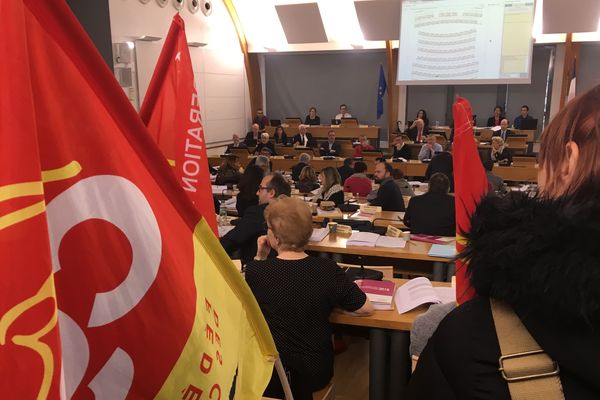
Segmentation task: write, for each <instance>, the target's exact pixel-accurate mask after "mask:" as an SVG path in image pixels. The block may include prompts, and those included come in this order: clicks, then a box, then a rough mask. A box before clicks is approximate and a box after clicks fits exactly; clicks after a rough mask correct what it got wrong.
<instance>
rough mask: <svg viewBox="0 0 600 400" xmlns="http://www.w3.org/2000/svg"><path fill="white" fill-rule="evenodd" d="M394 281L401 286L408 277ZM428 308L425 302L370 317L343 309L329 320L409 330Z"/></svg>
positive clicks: (378, 311) (377, 312) (379, 311)
mask: <svg viewBox="0 0 600 400" xmlns="http://www.w3.org/2000/svg"><path fill="white" fill-rule="evenodd" d="M393 281H394V282H395V283H396V288H398V287H399V286H402V285H404V284H405V283H406V282H408V279H393ZM431 283H432V284H433V286H446V287H449V286H450V283H449V282H431ZM428 308H429V305H427V304H425V305H422V306H419V307H417V308H415V309H413V310H411V311H409V312H406V313H404V314H398V311H396V310H395V309H394V310H385V311H382V310H377V311H375V313H374V314H373V315H370V316H368V317H358V316H355V315H349V314H345V313H343V312H341V311H334V312H333V313H332V314H331V315H330V316H329V321H330V322H332V323H334V324H344V325H353V326H364V327H369V328H383V329H394V330H400V331H409V330H410V327H411V326H412V323H413V322H414V320H415V318H417V317H418V316H419V315H421V314H423V313H424V312H425V311H427V309H428Z"/></svg>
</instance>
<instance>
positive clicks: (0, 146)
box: [0, 0, 276, 400]
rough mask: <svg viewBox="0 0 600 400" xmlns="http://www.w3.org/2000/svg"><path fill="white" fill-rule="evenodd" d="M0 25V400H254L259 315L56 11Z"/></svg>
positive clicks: (260, 381)
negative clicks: (232, 397) (233, 389)
mask: <svg viewBox="0 0 600 400" xmlns="http://www.w3.org/2000/svg"><path fill="white" fill-rule="evenodd" d="M0 20H1V21H2V24H1V25H0V54H2V55H3V58H2V62H1V63H0V87H1V88H2V89H1V90H0V159H1V160H2V168H0V276H1V277H2V279H0V394H1V395H0V397H2V398H7V399H34V398H39V399H45V398H49V399H58V398H65V399H69V398H74V399H89V398H96V399H110V400H123V399H151V398H159V399H182V400H189V399H204V398H213V399H215V398H221V399H223V398H228V395H229V391H230V389H231V387H232V385H233V382H234V380H235V382H236V383H235V385H236V397H237V398H258V397H260V395H261V393H262V390H263V389H264V387H265V386H266V384H267V382H268V381H269V379H270V376H271V372H272V363H273V358H274V357H275V356H276V350H275V346H274V343H273V340H272V338H271V336H270V334H269V331H268V327H267V325H266V322H265V321H264V318H263V317H262V314H261V312H260V309H259V308H258V305H257V304H256V301H255V299H254V297H253V295H252V293H251V291H250V289H249V288H248V286H247V285H246V284H245V282H244V280H243V279H242V277H241V276H240V274H239V272H238V271H237V270H235V267H234V266H233V265H232V263H231V261H230V260H229V258H228V257H227V254H226V253H225V252H224V251H223V249H222V248H221V246H220V245H219V242H218V240H217V239H216V238H215V236H214V235H213V234H212V232H211V230H210V227H209V226H208V224H207V223H206V222H205V221H204V220H203V219H202V217H201V216H200V214H199V213H198V212H197V211H196V209H195V208H194V207H193V206H192V204H191V202H190V201H189V199H188V198H187V196H186V194H185V192H184V191H183V190H182V188H181V185H180V184H179V183H178V182H177V181H176V180H175V179H174V178H173V174H172V172H171V171H170V167H169V166H168V164H167V162H166V161H165V158H164V156H163V155H162V154H161V152H160V150H159V149H158V147H157V146H156V144H155V143H154V141H153V140H152V138H151V137H150V135H149V134H148V132H147V130H146V128H145V126H144V124H143V123H142V121H141V119H140V118H139V116H138V115H137V113H136V112H135V110H134V109H133V108H132V107H131V105H130V104H129V102H128V100H127V98H126V97H125V95H124V94H123V92H122V90H121V88H120V87H119V85H118V83H117V82H116V81H115V79H114V77H113V75H112V73H111V71H110V70H109V69H108V68H107V66H106V64H105V63H104V61H103V60H102V58H101V57H100V55H99V54H98V52H97V51H96V49H95V48H94V47H93V45H92V43H91V41H90V40H89V39H88V38H87V36H86V34H85V32H84V31H83V29H82V28H81V27H80V26H79V24H78V22H77V20H76V19H75V18H74V16H73V15H72V14H71V12H70V9H69V8H68V6H67V5H66V2H64V1H63V0H45V1H34V0H3V1H1V2H0ZM59 333H60V338H59ZM59 340H60V342H59Z"/></svg>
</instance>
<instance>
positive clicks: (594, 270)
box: [462, 193, 600, 329]
mask: <svg viewBox="0 0 600 400" xmlns="http://www.w3.org/2000/svg"><path fill="white" fill-rule="evenodd" d="M471 223H472V228H471V232H470V233H469V234H468V235H466V236H467V239H468V246H467V248H466V250H465V251H464V252H463V254H462V255H463V256H465V257H466V258H467V259H469V260H470V263H469V267H468V273H469V275H470V279H471V284H472V285H473V287H474V288H475V290H476V291H477V293H478V294H479V295H481V296H486V297H493V298H497V299H500V300H503V301H506V302H507V303H509V304H511V305H513V307H515V308H517V309H518V310H519V311H520V314H521V312H523V313H529V312H535V313H536V314H538V315H539V314H540V313H541V314H542V315H543V316H544V317H547V318H553V319H554V318H559V319H561V320H563V321H565V320H573V321H575V320H579V321H584V322H585V323H586V324H589V325H592V326H593V327H595V328H596V329H600V197H595V198H593V200H590V201H587V202H583V203H582V202H578V203H575V202H573V201H571V200H569V199H560V200H543V199H540V198H528V197H527V196H525V195H522V194H520V193H511V194H510V195H509V196H506V197H505V198H498V197H486V198H484V199H483V200H482V202H481V204H480V205H479V206H478V207H477V209H476V211H475V213H474V214H473V216H472V219H471Z"/></svg>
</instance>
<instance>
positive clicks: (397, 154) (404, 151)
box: [392, 144, 411, 160]
mask: <svg viewBox="0 0 600 400" xmlns="http://www.w3.org/2000/svg"><path fill="white" fill-rule="evenodd" d="M392 157H393V158H404V159H405V160H410V158H411V154H410V147H408V145H406V144H405V145H404V146H402V148H401V149H400V150H398V149H397V148H396V146H394V154H392Z"/></svg>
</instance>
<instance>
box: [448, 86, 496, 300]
mask: <svg viewBox="0 0 600 400" xmlns="http://www.w3.org/2000/svg"><path fill="white" fill-rule="evenodd" d="M452 115H453V117H454V143H453V146H452V158H453V164H454V195H455V200H456V201H455V204H456V250H457V252H460V251H462V250H463V249H464V245H465V240H464V237H463V236H462V234H463V233H467V232H469V230H470V229H471V215H472V214H473V211H475V208H476V207H477V204H478V203H479V201H480V200H481V198H482V197H483V196H484V195H485V194H486V193H487V190H488V180H487V176H486V174H485V170H484V169H483V165H482V164H481V159H480V158H479V152H478V151H477V144H476V143H475V138H474V136H473V124H472V121H473V112H472V111H471V104H469V101H468V100H467V99H463V98H461V97H458V98H457V99H456V102H455V103H454V105H453V106H452ZM466 272H467V271H466V263H464V262H463V261H462V260H460V259H459V260H456V301H457V302H458V304H461V303H464V302H465V301H467V300H469V299H471V298H473V296H474V295H475V292H474V290H473V288H472V287H471V286H470V285H469V279H468V277H467V275H466Z"/></svg>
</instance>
